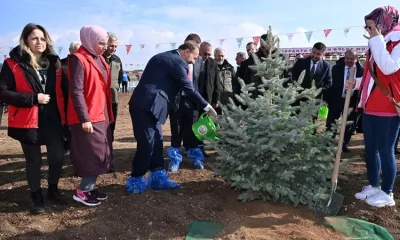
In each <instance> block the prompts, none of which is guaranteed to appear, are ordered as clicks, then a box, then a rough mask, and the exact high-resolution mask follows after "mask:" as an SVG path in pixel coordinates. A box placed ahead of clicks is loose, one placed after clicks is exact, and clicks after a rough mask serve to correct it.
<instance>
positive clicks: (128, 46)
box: [125, 44, 132, 54]
mask: <svg viewBox="0 0 400 240" xmlns="http://www.w3.org/2000/svg"><path fill="white" fill-rule="evenodd" d="M131 47H132V45H131V44H126V45H125V49H126V54H129V52H130V51H131Z"/></svg>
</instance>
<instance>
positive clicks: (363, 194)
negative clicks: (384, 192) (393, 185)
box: [354, 185, 381, 200]
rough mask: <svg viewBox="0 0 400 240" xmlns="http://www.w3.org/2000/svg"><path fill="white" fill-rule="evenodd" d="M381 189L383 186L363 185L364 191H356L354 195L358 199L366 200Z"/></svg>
mask: <svg viewBox="0 0 400 240" xmlns="http://www.w3.org/2000/svg"><path fill="white" fill-rule="evenodd" d="M380 190H381V187H372V186H371V185H368V186H365V187H363V189H362V191H361V192H359V193H356V194H355V195H354V196H355V197H356V198H357V199H358V200H365V199H367V198H368V197H371V196H373V195H375V194H377V193H378V192H379V191H380Z"/></svg>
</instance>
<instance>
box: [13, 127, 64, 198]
mask: <svg viewBox="0 0 400 240" xmlns="http://www.w3.org/2000/svg"><path fill="white" fill-rule="evenodd" d="M47 137H48V143H49V144H48V145H46V147H47V161H48V164H49V176H48V179H47V182H48V184H49V185H50V184H51V185H57V184H58V180H59V179H60V176H61V169H62V165H63V161H64V139H63V138H62V136H61V134H59V132H58V131H57V130H52V131H48V133H47ZM21 147H22V151H23V152H24V156H25V162H26V178H27V180H28V185H29V188H30V191H31V192H36V191H38V190H40V179H41V174H40V168H41V166H42V153H41V150H40V145H32V144H24V143H21Z"/></svg>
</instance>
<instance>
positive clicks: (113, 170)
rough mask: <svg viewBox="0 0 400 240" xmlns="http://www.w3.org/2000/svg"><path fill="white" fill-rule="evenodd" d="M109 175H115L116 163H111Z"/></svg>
mask: <svg viewBox="0 0 400 240" xmlns="http://www.w3.org/2000/svg"><path fill="white" fill-rule="evenodd" d="M108 173H115V163H114V162H111V166H110V170H109V171H108Z"/></svg>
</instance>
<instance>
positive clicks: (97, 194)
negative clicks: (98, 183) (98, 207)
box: [90, 190, 107, 201]
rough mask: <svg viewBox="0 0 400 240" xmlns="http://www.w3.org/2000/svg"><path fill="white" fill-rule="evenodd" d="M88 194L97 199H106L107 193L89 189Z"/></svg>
mask: <svg viewBox="0 0 400 240" xmlns="http://www.w3.org/2000/svg"><path fill="white" fill-rule="evenodd" d="M90 195H92V196H93V197H95V198H97V200H99V201H104V200H106V199H107V195H106V194H105V193H102V192H99V191H97V190H92V191H90Z"/></svg>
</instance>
